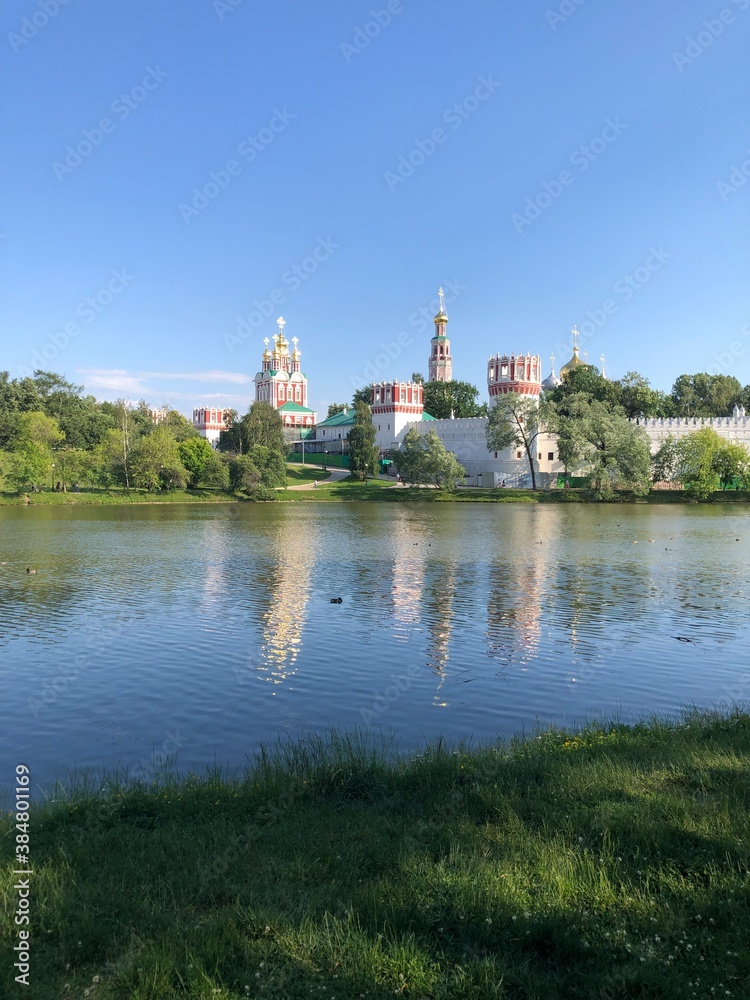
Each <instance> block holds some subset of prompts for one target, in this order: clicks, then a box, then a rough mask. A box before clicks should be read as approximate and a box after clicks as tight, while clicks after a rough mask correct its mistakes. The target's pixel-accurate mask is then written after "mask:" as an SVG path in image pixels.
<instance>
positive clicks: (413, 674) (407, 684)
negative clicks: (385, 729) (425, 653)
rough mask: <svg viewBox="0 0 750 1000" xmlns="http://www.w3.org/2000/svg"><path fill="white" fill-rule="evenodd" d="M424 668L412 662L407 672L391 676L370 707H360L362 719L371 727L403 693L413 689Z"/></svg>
mask: <svg viewBox="0 0 750 1000" xmlns="http://www.w3.org/2000/svg"><path fill="white" fill-rule="evenodd" d="M422 672H423V671H422V668H421V667H419V666H417V665H416V664H412V665H411V666H410V667H408V668H407V670H406V671H405V673H403V674H398V675H396V676H395V677H390V678H389V681H390V684H389V685H388V687H386V688H385V690H384V691H382V692H380V693H379V694H378V693H374V694H373V696H372V702H371V703H370V707H369V708H360V710H359V714H360V716H361V717H362V721H363V722H364V724H365V726H367V728H368V729H369V728H370V727H371V726H372V724H373V723H374V722H376V721H377V720H378V719H379V718H381V717H382V716H383V715H385V714H386V712H388V711H389V710H390V709H391V707H392V706H393V705H395V704H396V702H397V701H400V700H401V695H402V694H405V693H406V692H407V691H409V690H410V689H411V686H412V684H413V683H414V680H415V679H416V678H417V677H419V675H420V674H421V673H422Z"/></svg>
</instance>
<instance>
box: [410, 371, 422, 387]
mask: <svg viewBox="0 0 750 1000" xmlns="http://www.w3.org/2000/svg"><path fill="white" fill-rule="evenodd" d="M411 380H412V382H419V384H420V385H424V375H423V374H422V372H412V373H411Z"/></svg>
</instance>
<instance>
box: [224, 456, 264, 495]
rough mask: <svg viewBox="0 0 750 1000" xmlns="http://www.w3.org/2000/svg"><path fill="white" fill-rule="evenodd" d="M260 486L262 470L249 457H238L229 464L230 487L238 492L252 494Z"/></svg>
mask: <svg viewBox="0 0 750 1000" xmlns="http://www.w3.org/2000/svg"><path fill="white" fill-rule="evenodd" d="M259 484H260V469H259V468H258V466H257V465H256V464H255V462H253V460H252V459H251V458H250V456H249V455H238V456H237V457H236V458H233V459H232V460H231V461H230V463H229V485H230V486H231V488H232V489H233V490H234V491H235V492H238V491H239V490H244V491H245V492H246V493H250V492H251V491H252V490H253V489H254V488H255V487H256V486H258V485H259Z"/></svg>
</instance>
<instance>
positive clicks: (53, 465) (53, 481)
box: [50, 462, 55, 493]
mask: <svg viewBox="0 0 750 1000" xmlns="http://www.w3.org/2000/svg"><path fill="white" fill-rule="evenodd" d="M50 488H51V489H52V492H53V493H54V491H55V463H54V462H53V463H52V483H51V487H50Z"/></svg>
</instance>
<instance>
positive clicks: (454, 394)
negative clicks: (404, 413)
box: [424, 381, 481, 420]
mask: <svg viewBox="0 0 750 1000" xmlns="http://www.w3.org/2000/svg"><path fill="white" fill-rule="evenodd" d="M478 395H479V390H478V389H477V387H476V386H475V385H471V383H470V382H456V381H453V382H427V383H426V384H425V387H424V408H425V410H426V411H427V413H429V414H430V416H432V417H435V419H436V420H447V419H448V418H449V417H450V416H451V414H452V415H453V416H454V417H456V418H458V417H478V416H481V407H480V405H479V403H478V402H477V396H478Z"/></svg>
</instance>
